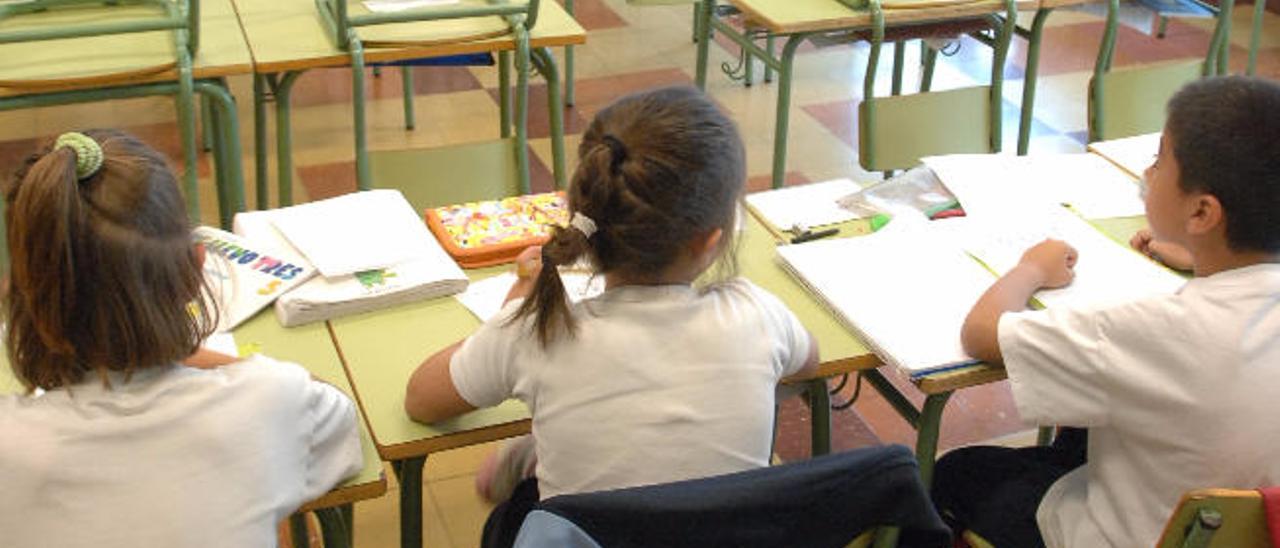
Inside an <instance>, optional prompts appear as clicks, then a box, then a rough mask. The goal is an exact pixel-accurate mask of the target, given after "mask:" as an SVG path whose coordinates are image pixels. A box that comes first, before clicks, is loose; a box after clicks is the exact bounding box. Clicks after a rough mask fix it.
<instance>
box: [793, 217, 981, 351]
mask: <svg viewBox="0 0 1280 548" xmlns="http://www.w3.org/2000/svg"><path fill="white" fill-rule="evenodd" d="M903 221H904V219H901V218H898V217H895V219H894V221H893V222H890V223H889V224H888V225H887V226H886V227H885V228H883V229H881V230H880V231H879V232H876V233H874V234H870V235H867V236H860V237H854V238H841V239H832V240H820V241H816V242H809V243H804V244H797V245H786V246H780V247H778V255H779V257H780V258H781V260H782V262H783V266H784V267H785V268H787V269H788V270H789V271H791V272H792V274H793V275H795V276H797V277H798V278H799V279H800V280H801V281H802V282H803V283H805V284H806V285H808V286H809V288H810V289H811V290H812V291H813V292H814V294H815V295H818V296H819V297H820V298H822V300H824V301H825V302H826V303H827V305H828V306H829V307H830V308H831V309H832V310H833V311H834V312H835V313H836V314H837V316H838V317H840V318H841V319H842V320H843V321H844V323H845V324H846V325H848V326H850V327H851V328H853V329H854V330H855V331H857V332H858V333H860V334H861V336H862V339H863V340H864V341H865V342H866V343H868V344H869V345H870V346H871V347H872V349H873V350H875V352H876V354H877V355H879V356H880V357H881V359H883V360H885V362H886V363H890V364H893V365H895V366H897V367H899V368H901V369H903V370H904V371H907V372H908V373H910V374H911V375H912V376H918V375H922V374H925V373H928V372H931V371H937V370H940V369H946V368H949V367H954V366H959V365H964V364H969V363H974V361H975V360H974V359H973V358H971V357H969V356H968V355H967V354H965V352H964V349H963V348H962V347H961V344H960V328H961V326H962V325H963V324H964V318H965V316H966V315H967V314H968V313H969V309H970V308H971V307H972V306H973V303H974V302H976V301H977V300H978V297H979V296H981V295H982V293H983V292H984V291H986V289H987V288H988V287H989V286H990V285H991V283H992V282H994V281H995V278H994V277H993V276H992V275H991V273H990V272H988V271H987V270H986V269H984V268H983V267H982V265H980V264H978V262H977V261H974V260H973V259H972V258H971V257H969V256H968V255H966V254H965V253H964V252H963V251H961V250H960V249H959V248H956V247H954V246H952V245H950V241H949V240H947V239H945V238H941V237H939V236H938V235H937V234H933V226H934V225H933V224H932V223H929V224H925V223H916V222H903Z"/></svg>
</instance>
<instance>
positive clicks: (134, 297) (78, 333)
mask: <svg viewBox="0 0 1280 548" xmlns="http://www.w3.org/2000/svg"><path fill="white" fill-rule="evenodd" d="M3 191H4V197H5V203H6V204H7V206H8V207H7V208H6V211H5V219H6V221H7V223H8V227H9V230H8V234H7V238H8V243H9V249H10V252H11V257H12V268H11V275H10V281H9V287H8V291H7V295H6V296H5V303H4V304H5V311H6V318H5V320H6V327H7V331H6V333H5V343H6V346H7V351H8V356H9V360H10V363H11V365H12V369H13V373H14V376H15V377H16V378H17V380H18V381H19V382H21V383H22V385H23V386H25V387H26V389H27V392H28V394H27V395H22V396H17V395H5V396H0V486H3V489H0V531H3V538H4V540H3V541H2V543H3V544H5V545H6V546H60V547H90V546H92V547H113V546H121V547H124V546H129V547H134V546H188V547H191V546H209V547H212V546H274V545H275V542H276V524H277V523H278V522H279V521H280V520H281V519H283V518H285V517H286V516H288V515H289V514H290V513H292V512H293V511H294V510H295V509H297V508H298V507H299V506H300V505H301V504H302V503H304V502H306V501H308V500H310V499H313V498H316V497H317V496H319V495H321V494H323V493H324V492H325V491H327V490H328V489H329V488H331V487H332V486H333V485H335V484H336V483H338V482H339V481H340V480H342V479H343V478H345V477H348V476H350V475H352V474H354V473H355V472H357V471H359V470H360V467H361V452H360V445H359V438H358V437H357V435H358V434H357V431H356V423H355V411H354V408H353V406H352V403H351V401H350V400H349V399H348V398H347V397H346V396H345V395H343V394H342V393H341V392H340V391H338V390H337V389H335V388H334V387H332V386H329V385H327V384H323V383H320V382H317V381H313V380H311V379H310V377H309V375H308V374H307V372H306V370H304V369H302V368H301V367H299V366H297V365H293V364H288V363H281V362H277V361H274V360H271V359H269V358H265V357H262V356H254V357H251V358H247V359H245V360H243V361H241V360H237V359H235V358H231V357H229V356H224V355H221V354H217V353H214V352H210V351H207V350H203V351H198V350H197V347H198V345H199V344H200V342H201V341H202V340H204V339H205V338H206V337H207V336H208V335H209V334H210V333H211V332H212V331H213V328H214V326H215V325H216V323H217V322H216V321H215V318H214V314H215V312H214V311H212V310H208V309H206V308H205V307H204V306H203V305H202V304H201V303H202V302H203V300H202V299H201V298H200V297H201V292H202V291H204V282H203V274H202V272H201V262H202V260H203V258H204V251H203V249H202V248H201V247H199V246H197V245H195V244H193V240H192V236H191V227H190V226H189V224H188V220H187V215H186V208H185V206H184V203H183V200H182V196H181V194H180V193H179V192H178V187H177V182H176V181H175V179H174V177H173V175H172V173H171V172H170V171H169V169H168V167H167V166H166V165H165V162H164V159H163V158H161V157H160V155H159V154H158V153H156V152H155V151H154V150H152V149H150V148H148V147H147V146H146V145H143V144H142V143H141V142H139V141H137V140H136V139H134V138H133V137H130V136H128V135H125V134H123V133H121V132H118V131H105V130H100V131H89V132H86V133H84V134H81V133H69V134H64V135H62V136H61V137H59V138H58V140H57V144H56V146H54V147H52V148H50V149H47V150H46V151H44V152H43V153H42V154H38V155H36V156H33V157H32V158H31V159H29V160H28V161H27V163H26V164H25V165H24V166H22V167H21V168H20V169H19V171H18V174H17V176H16V177H15V178H14V179H13V180H11V181H7V182H6V184H5V186H4V188H3ZM184 359H187V360H188V361H189V363H190V364H191V366H184V365H181V364H179V362H181V361H183V360H184ZM197 367H199V368H197ZM37 389H38V390H41V391H43V392H44V393H43V394H42V395H35V393H36V392H37Z"/></svg>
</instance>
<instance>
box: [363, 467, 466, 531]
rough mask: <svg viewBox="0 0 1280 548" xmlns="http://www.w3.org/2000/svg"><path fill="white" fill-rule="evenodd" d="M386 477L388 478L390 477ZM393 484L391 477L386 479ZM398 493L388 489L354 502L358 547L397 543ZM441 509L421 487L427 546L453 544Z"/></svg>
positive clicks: (398, 522) (398, 528)
mask: <svg viewBox="0 0 1280 548" xmlns="http://www.w3.org/2000/svg"><path fill="white" fill-rule="evenodd" d="M389 478H391V477H390V476H389ZM388 481H389V483H390V484H394V483H395V481H394V479H389V480H388ZM399 497H400V494H399V491H398V490H395V489H389V490H388V491H387V493H386V494H385V495H383V496H381V497H379V498H376V499H373V500H368V501H363V502H360V503H357V504H356V505H355V533H356V539H355V541H356V542H355V545H356V546H359V547H361V548H394V547H397V546H400V508H399V505H400V498H399ZM442 516H443V512H442V511H441V508H440V505H439V504H438V503H437V502H436V499H435V498H434V497H433V496H432V495H431V492H430V491H429V490H425V489H424V490H423V531H424V532H423V545H424V546H426V547H428V548H452V547H454V546H456V545H455V544H453V541H452V539H450V537H449V534H448V531H447V529H446V523H445V521H444V518H443V517H442Z"/></svg>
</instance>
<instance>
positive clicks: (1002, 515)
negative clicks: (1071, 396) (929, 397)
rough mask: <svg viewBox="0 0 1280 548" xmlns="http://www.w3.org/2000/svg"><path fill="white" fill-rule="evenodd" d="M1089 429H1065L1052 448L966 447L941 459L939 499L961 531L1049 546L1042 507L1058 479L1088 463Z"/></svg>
mask: <svg viewBox="0 0 1280 548" xmlns="http://www.w3.org/2000/svg"><path fill="white" fill-rule="evenodd" d="M1087 447H1088V430H1084V429H1079V428H1063V429H1062V430H1061V431H1059V432H1058V436H1057V438H1056V439H1054V441H1053V445H1050V446H1048V447H1024V448H1018V449H1013V448H1008V447H965V448H961V449H956V450H955V451H952V452H950V453H947V454H946V455H945V456H943V457H942V458H941V459H939V460H938V464H937V466H936V468H934V475H933V478H934V479H933V502H934V504H935V505H937V507H938V512H939V513H940V514H942V517H943V519H944V520H946V521H947V522H948V524H949V525H951V527H952V529H953V530H955V531H956V533H957V534H959V532H961V531H964V530H970V531H973V532H975V533H977V534H979V535H981V536H982V538H985V539H987V540H988V541H990V542H991V543H992V544H993V545H995V546H996V547H997V548H1043V546H1044V539H1043V538H1041V536H1040V528H1039V527H1037V526H1036V508H1037V507H1039V506H1040V499H1042V498H1044V495H1045V493H1046V492H1048V491H1049V487H1050V486H1052V485H1053V483H1054V482H1055V481H1058V478H1061V477H1062V476H1065V475H1066V474H1067V473H1068V472H1070V471H1072V470H1075V469H1076V468H1078V467H1079V466H1080V465H1082V464H1084V462H1085V455H1086V449H1087Z"/></svg>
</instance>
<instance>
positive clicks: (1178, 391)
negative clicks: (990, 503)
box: [999, 264, 1280, 548]
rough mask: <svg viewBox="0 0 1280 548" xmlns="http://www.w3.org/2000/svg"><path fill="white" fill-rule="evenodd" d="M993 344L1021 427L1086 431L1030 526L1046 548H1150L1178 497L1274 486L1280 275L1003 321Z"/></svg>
mask: <svg viewBox="0 0 1280 548" xmlns="http://www.w3.org/2000/svg"><path fill="white" fill-rule="evenodd" d="M999 338H1000V349H1001V352H1003V354H1004V360H1005V367H1006V368H1007V369H1008V372H1009V381H1010V384H1011V385H1012V387H1013V397H1014V401H1015V402H1016V404H1017V407H1018V412H1019V413H1020V414H1021V415H1022V417H1023V418H1024V419H1025V420H1027V421H1029V422H1033V423H1036V424H1044V425H1053V424H1058V425H1065V426H1084V427H1088V428H1089V453H1088V454H1089V457H1088V463H1087V464H1086V465H1085V466H1083V467H1081V468H1079V469H1077V470H1076V471H1074V472H1072V473H1070V474H1068V475H1067V476H1066V477H1063V478H1062V479H1060V480H1058V482H1057V483H1055V484H1054V485H1053V487H1052V488H1050V490H1049V492H1048V493H1047V494H1046V495H1045V497H1044V499H1043V500H1042V501H1041V503H1040V507H1039V509H1038V512H1037V514H1036V517H1037V521H1038V522H1039V525H1040V531H1041V532H1042V533H1043V535H1044V538H1045V543H1046V544H1047V545H1048V546H1049V547H1050V548H1056V547H1102V546H1112V547H1116V548H1129V547H1134V546H1152V545H1154V544H1155V543H1156V541H1157V540H1158V539H1159V536H1160V533H1161V531H1162V530H1163V528H1164V524H1165V522H1166V521H1168V519H1169V515H1170V513H1171V512H1172V511H1173V508H1174V506H1175V505H1176V504H1177V502H1178V499H1179V498H1180V497H1181V496H1182V494H1183V493H1184V492H1185V491H1188V490H1190V489H1195V488H1204V487H1224V488H1254V487H1260V486H1266V485H1275V484H1277V483H1278V482H1280V423H1277V422H1276V421H1275V417H1277V416H1280V397H1277V396H1276V394H1277V389H1278V387H1280V265H1275V264H1264V265H1255V266H1250V267H1247V268H1240V269H1236V270H1231V271H1227V272H1221V273H1218V274H1215V275H1213V276H1209V277H1206V278H1197V279H1194V280H1191V281H1190V282H1188V283H1187V284H1186V285H1185V286H1184V287H1183V288H1182V290H1181V291H1180V292H1178V293H1177V294H1175V295H1167V296H1161V297H1154V298H1148V299H1143V300H1139V301H1134V302H1131V303H1127V304H1122V305H1118V306H1111V307H1106V308H1094V309H1075V310H1073V309H1052V310H1046V311H1043V312H1023V313H1017V314H1005V315H1004V317H1003V318H1001V320H1000V325H999Z"/></svg>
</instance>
